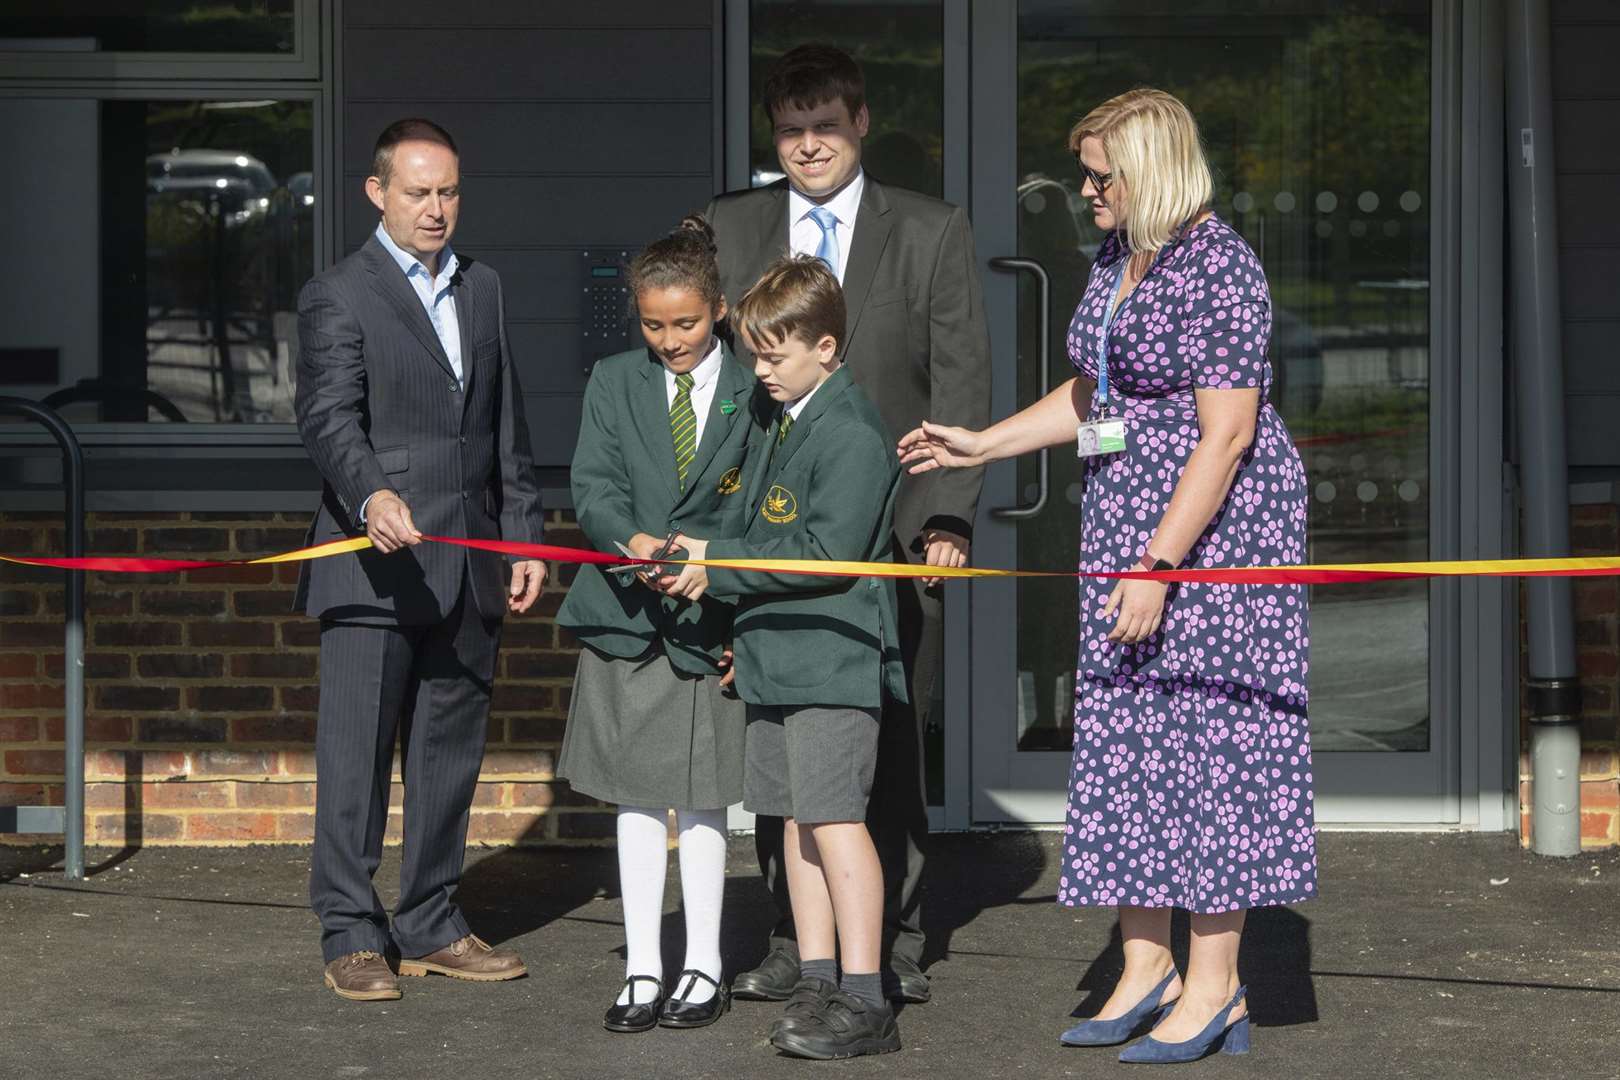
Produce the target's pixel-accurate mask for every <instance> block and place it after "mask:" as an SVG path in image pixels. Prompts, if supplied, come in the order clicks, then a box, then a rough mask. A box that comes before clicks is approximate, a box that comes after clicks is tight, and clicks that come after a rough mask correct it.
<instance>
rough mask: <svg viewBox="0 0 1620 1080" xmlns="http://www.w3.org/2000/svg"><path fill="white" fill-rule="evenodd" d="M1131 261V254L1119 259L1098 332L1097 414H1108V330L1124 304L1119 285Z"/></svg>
mask: <svg viewBox="0 0 1620 1080" xmlns="http://www.w3.org/2000/svg"><path fill="white" fill-rule="evenodd" d="M1128 262H1130V256H1126V257H1125V258H1123V259H1120V260H1119V269H1118V270H1116V271H1114V284H1113V287H1112V288H1110V289H1109V290H1108V309H1107V313H1106V314H1104V315H1103V320H1102V328H1101V329H1100V330H1099V331H1098V333H1097V346H1098V348H1097V415H1099V416H1107V415H1108V332H1109V330H1110V329H1112V328H1113V325H1114V317H1115V316H1117V315H1118V314H1119V309H1120V308H1121V307H1123V306H1124V303H1125V298H1124V297H1122V296H1120V295H1119V287H1120V285H1121V284H1122V283H1123V282H1124V280H1125V265H1126V263H1128Z"/></svg>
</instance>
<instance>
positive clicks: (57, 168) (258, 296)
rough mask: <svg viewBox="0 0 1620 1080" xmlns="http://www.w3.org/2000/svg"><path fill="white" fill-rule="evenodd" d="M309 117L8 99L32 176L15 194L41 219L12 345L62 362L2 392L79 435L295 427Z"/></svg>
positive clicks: (212, 106)
mask: <svg viewBox="0 0 1620 1080" xmlns="http://www.w3.org/2000/svg"><path fill="white" fill-rule="evenodd" d="M312 121H313V107H312V105H311V104H310V103H309V102H277V101H95V100H93V99H84V98H79V99H32V98H30V99H23V98H12V99H5V100H0V128H3V129H4V130H6V131H7V132H12V133H15V135H16V141H17V142H18V143H19V144H20V145H18V146H17V153H18V155H19V158H20V159H21V160H27V161H30V162H32V163H33V167H32V168H31V169H29V170H13V171H12V172H10V173H8V174H7V175H6V177H5V179H4V180H0V195H3V196H4V197H5V198H6V202H7V204H8V205H11V206H13V207H26V208H27V210H28V212H27V213H26V214H21V215H17V218H18V221H19V229H20V232H21V237H20V240H19V245H20V246H19V247H18V249H17V250H18V252H19V253H20V255H21V257H22V258H23V259H24V260H25V263H26V264H27V265H28V266H30V267H31V268H34V271H35V272H33V273H30V274H28V275H25V276H24V278H23V279H22V280H20V281H19V282H18V283H17V285H16V287H15V292H16V296H15V298H16V299H18V300H19V301H20V302H19V303H18V304H17V311H18V317H17V318H15V319H10V318H8V319H7V320H6V322H5V324H4V326H3V328H0V350H5V349H34V350H39V351H40V355H44V356H49V357H50V358H51V362H50V363H48V364H37V365H30V366H29V367H28V369H27V370H28V374H26V375H23V376H21V377H13V378H6V377H5V376H3V375H0V382H4V383H7V384H8V385H7V386H6V389H5V392H7V393H27V394H29V395H30V396H35V397H41V398H44V399H45V400H46V401H48V402H49V403H51V404H53V405H56V406H58V407H60V408H62V409H63V410H64V413H65V415H66V416H67V417H68V419H69V420H70V421H77V422H85V421H97V420H101V421H116V422H125V423H127V422H131V421H145V420H168V421H181V420H184V421H193V422H199V421H200V422H216V421H227V422H237V423H241V422H274V423H291V422H292V421H293V411H292V377H293V364H294V360H295V358H296V356H297V351H298V350H297V342H296V337H295V335H296V323H297V319H296V308H297V304H296V300H297V296H298V289H299V287H300V286H302V285H303V283H304V282H305V281H307V280H308V279H309V277H310V275H311V273H313V270H314V265H315V257H314V250H315V249H314V230H313V221H314V203H315V193H314V185H313V182H312V176H311V171H310V170H311V162H312V159H313V153H314V140H313V135H312V128H311V124H312ZM98 300H99V303H98ZM98 308H99V317H98ZM29 384H32V385H29Z"/></svg>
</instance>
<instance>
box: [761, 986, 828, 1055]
mask: <svg viewBox="0 0 1620 1080" xmlns="http://www.w3.org/2000/svg"><path fill="white" fill-rule="evenodd" d="M837 989H838V985H837V984H836V983H833V982H830V981H829V980H827V979H820V978H817V977H816V976H814V975H807V976H805V977H804V978H802V979H800V980H799V984H798V985H797V986H795V987H794V988H793V995H792V996H791V997H789V998H788V1002H787V1008H786V1009H783V1010H782V1015H781V1016H779V1017H777V1018H776V1019H775V1020H773V1021H772V1022H771V1030H770V1038H772V1039H774V1038H776V1036H777V1033H778V1032H781V1031H785V1030H787V1029H788V1028H790V1027H792V1026H793V1025H795V1024H802V1023H805V1022H807V1021H810V1020H813V1019H815V1015H816V1014H817V1013H819V1012H820V1011H821V1007H822V1006H823V1005H825V1004H826V1003H827V999H828V998H830V997H832V996H833V993H834V992H835V991H836V990H837Z"/></svg>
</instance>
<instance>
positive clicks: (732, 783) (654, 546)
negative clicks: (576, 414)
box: [557, 215, 768, 1031]
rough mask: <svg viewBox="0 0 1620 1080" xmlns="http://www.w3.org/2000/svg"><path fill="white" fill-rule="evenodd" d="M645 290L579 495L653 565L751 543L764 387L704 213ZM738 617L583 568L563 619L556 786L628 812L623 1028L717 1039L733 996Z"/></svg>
mask: <svg viewBox="0 0 1620 1080" xmlns="http://www.w3.org/2000/svg"><path fill="white" fill-rule="evenodd" d="M629 269H630V272H629V284H630V288H631V291H632V293H633V294H634V295H635V300H636V311H637V315H638V318H639V321H640V325H641V332H642V336H643V337H645V338H646V341H647V347H646V348H645V349H637V350H634V351H632V352H627V353H621V354H619V355H618V356H611V357H608V358H607V359H605V360H602V361H599V362H598V363H597V364H596V366H595V368H594V369H593V370H592V372H591V378H590V382H589V383H588V384H587V386H586V388H585V407H584V416H583V418H582V421H581V424H580V432H579V442H578V444H577V446H576V447H575V450H574V462H573V470H572V477H571V479H572V486H573V496H574V507H575V509H576V512H577V514H578V516H579V523H580V526H581V528H583V529H584V531H585V535H586V536H588V537H589V538H590V541H591V543H592V544H593V545H594V546H595V547H596V548H597V549H598V550H601V551H607V552H615V551H617V550H618V548H617V546H616V545H620V544H622V545H624V546H625V547H626V548H628V549H629V550H630V551H632V552H634V553H635V554H636V555H637V556H638V557H641V558H654V557H656V556H657V554H658V551H659V549H660V548H661V547H662V546H663V544H664V541H665V538H666V537H669V536H672V535H674V534H676V533H678V532H688V533H692V534H694V535H698V536H713V535H718V536H731V535H735V534H736V533H737V532H738V531H739V526H740V521H741V513H742V511H741V504H742V500H743V498H744V496H743V494H742V483H741V477H742V472H743V468H744V457H745V456H746V454H747V450H748V445H749V432H750V428H751V427H752V426H753V425H755V424H756V423H757V422H758V420H757V417H756V411H758V410H762V409H764V408H766V407H768V406H766V405H764V404H759V405H756V404H755V403H754V398H755V380H754V377H753V375H752V373H750V372H749V371H747V370H745V369H744V368H743V367H742V366H741V365H739V364H738V363H737V361H736V360H735V359H734V358H733V357H732V354H731V351H730V349H728V348H727V347H726V346H725V344H724V343H722V342H721V341H720V340H718V339H717V338H716V336H715V334H714V327H715V323H717V322H718V321H719V320H721V319H723V318H724V317H725V314H726V302H725V299H724V297H723V296H722V294H721V291H720V276H719V268H718V266H717V265H716V262H715V247H714V234H713V233H712V232H711V231H710V230H709V227H708V224H707V223H706V222H705V221H704V220H703V218H702V217H699V216H695V215H694V216H692V217H689V218H687V219H686V220H684V221H682V222H681V225H680V227H679V228H677V229H676V230H675V231H674V232H673V233H671V234H670V235H669V236H667V237H665V238H664V239H662V240H660V241H658V242H657V243H654V244H653V245H651V246H650V247H648V248H647V249H646V250H645V251H643V252H642V253H641V254H640V255H638V256H637V257H636V259H635V260H634V261H633V262H632V263H631V265H630V268H629ZM732 611H733V608H732V605H730V604H728V603H726V602H724V601H722V600H718V599H714V598H704V599H699V600H696V601H688V600H683V599H679V598H675V597H668V596H665V595H663V594H661V593H659V592H658V591H656V590H655V589H654V588H652V587H651V583H650V581H649V580H648V579H647V578H646V576H645V575H640V574H632V573H612V572H604V571H602V570H600V569H599V568H597V567H595V566H582V567H580V570H579V574H578V576H577V577H576V578H575V580H574V583H573V584H572V586H570V588H569V590H568V597H567V599H566V601H565V602H564V603H563V607H562V611H561V614H560V615H559V617H558V619H559V621H560V622H561V623H562V624H563V625H564V626H566V627H568V628H569V629H571V630H572V631H573V632H574V634H575V635H576V636H577V637H578V639H579V642H580V645H581V646H582V648H581V650H580V659H579V669H578V673H577V674H576V676H575V680H574V692H573V695H572V697H571V699H570V702H569V711H568V727H567V731H566V733H565V735H564V738H563V749H562V756H561V759H560V760H559V762H558V767H557V773H558V775H559V776H561V777H563V778H565V779H566V780H568V782H569V783H570V784H571V785H572V786H573V787H574V789H575V790H577V791H581V792H584V793H585V794H587V795H591V796H593V797H595V798H598V799H602V800H604V801H606V802H614V803H618V804H619V814H618V842H619V878H620V885H621V891H622V894H623V897H624V928H625V946H626V948H625V984H624V987H623V990H622V992H621V993H620V994H619V997H618V999H617V1000H616V1001H615V1003H614V1004H613V1006H612V1007H611V1008H609V1009H608V1011H607V1015H606V1016H605V1017H604V1019H603V1024H604V1026H605V1027H606V1028H607V1029H608V1030H609V1031H646V1030H648V1029H650V1028H652V1027H654V1026H655V1025H659V1024H662V1025H663V1026H665V1027H700V1026H703V1025H705V1024H709V1023H713V1022H714V1021H715V1020H717V1019H719V1017H720V1016H721V1015H722V1014H723V1013H724V1012H725V1011H726V1009H727V1007H728V1006H729V995H728V994H727V992H726V991H725V989H724V988H723V987H722V985H721V981H720V979H721V972H720V907H721V896H722V894H723V892H724V889H725V856H726V820H725V814H726V811H725V808H726V807H727V806H729V805H730V804H732V803H734V802H738V801H739V800H741V798H742V779H743V730H744V724H745V716H744V706H743V703H742V701H741V700H739V699H738V698H737V696H736V694H735V693H734V692H732V691H731V690H730V688H729V683H730V675H729V673H727V672H726V668H727V666H728V664H729V662H730V654H729V652H728V650H727V644H728V642H729V641H730V636H731V619H732ZM672 808H673V809H674V810H675V811H676V815H677V824H678V828H679V834H680V863H681V892H682V895H683V899H684V905H683V906H684V909H685V912H686V962H685V964H684V965H683V967H684V970H683V971H682V972H681V973H680V975H679V976H678V977H677V979H676V980H675V982H674V983H673V984H672V985H671V986H670V987H669V989H670V990H671V991H673V993H670V994H667V995H666V992H665V985H664V982H663V964H662V960H661V953H660V946H659V924H660V922H661V920H662V914H663V898H664V868H665V866H666V863H667V858H668V854H667V840H668V818H669V811H670V809H672Z"/></svg>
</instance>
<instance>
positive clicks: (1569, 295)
mask: <svg viewBox="0 0 1620 1080" xmlns="http://www.w3.org/2000/svg"><path fill="white" fill-rule="evenodd" d="M1558 284H1559V288H1560V290H1561V292H1562V294H1563V295H1562V300H1563V303H1562V307H1563V316H1564V318H1566V319H1620V247H1612V248H1585V247H1567V248H1565V249H1564V250H1563V251H1561V252H1559V253H1558Z"/></svg>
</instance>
